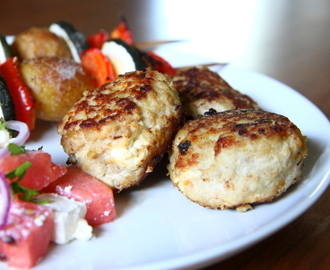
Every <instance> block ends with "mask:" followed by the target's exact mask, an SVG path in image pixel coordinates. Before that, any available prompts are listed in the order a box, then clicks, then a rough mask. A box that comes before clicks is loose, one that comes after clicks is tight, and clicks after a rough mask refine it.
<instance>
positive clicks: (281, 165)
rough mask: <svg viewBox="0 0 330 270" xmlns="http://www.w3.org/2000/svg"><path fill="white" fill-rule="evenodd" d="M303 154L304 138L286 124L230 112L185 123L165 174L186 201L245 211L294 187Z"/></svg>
mask: <svg viewBox="0 0 330 270" xmlns="http://www.w3.org/2000/svg"><path fill="white" fill-rule="evenodd" d="M306 154H307V147H306V138H305V137H304V136H302V134H301V131H300V130H299V128H298V127H297V126H296V125H294V124H293V123H292V122H291V121H290V120H289V119H288V118H286V117H284V116H282V115H278V114H275V113H269V112H264V111H256V110H232V111H224V112H220V113H217V114H214V115H210V116H204V117H200V118H197V119H195V120H191V121H187V122H186V123H185V124H184V126H183V127H182V128H181V129H180V130H179V131H178V133H177V135H176V137H175V139H174V142H173V146H172V151H171V154H170V157H169V159H170V162H169V164H168V170H169V175H170V178H171V180H172V181H173V183H174V185H175V186H176V187H177V188H178V189H179V190H180V191H181V192H182V193H183V194H184V195H185V196H186V197H187V198H189V199H190V200H192V201H194V202H196V203H198V204H200V205H202V206H204V207H206V208H213V209H228V208H236V209H238V210H242V209H243V211H244V210H246V209H248V208H249V207H250V204H255V203H261V202H265V201H271V200H273V199H274V198H276V197H278V196H279V195H281V194H282V193H283V192H285V191H286V190H287V188H288V187H289V186H291V185H292V184H293V183H295V182H297V181H298V179H299V178H300V175H301V166H302V164H303V160H304V158H305V156H306Z"/></svg>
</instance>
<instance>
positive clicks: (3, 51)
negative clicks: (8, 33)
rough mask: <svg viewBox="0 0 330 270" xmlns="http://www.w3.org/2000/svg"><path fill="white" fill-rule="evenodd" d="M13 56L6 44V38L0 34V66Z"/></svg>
mask: <svg viewBox="0 0 330 270" xmlns="http://www.w3.org/2000/svg"><path fill="white" fill-rule="evenodd" d="M11 56H13V53H12V50H11V46H10V45H9V44H8V42H7V40H6V37H5V36H3V35H1V34H0V65H1V64H3V63H4V62H6V60H7V59H8V58H9V57H11Z"/></svg>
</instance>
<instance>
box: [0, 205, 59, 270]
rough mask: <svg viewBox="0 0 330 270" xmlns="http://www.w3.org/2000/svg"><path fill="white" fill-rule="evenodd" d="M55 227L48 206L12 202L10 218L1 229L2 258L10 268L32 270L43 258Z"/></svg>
mask: <svg viewBox="0 0 330 270" xmlns="http://www.w3.org/2000/svg"><path fill="white" fill-rule="evenodd" d="M53 229H54V220H53V212H52V210H51V209H49V208H48V207H46V206H43V205H39V204H36V203H31V202H22V201H12V205H11V208H10V213H9V219H8V222H7V224H6V226H5V228H4V229H3V230H1V231H0V257H1V259H2V260H5V261H6V262H7V264H8V266H10V267H14V268H19V269H29V268H31V267H33V266H35V265H36V264H37V263H38V262H39V261H40V260H41V258H43V257H44V256H45V255H46V253H47V251H48V247H49V243H50V240H51V237H52V233H53Z"/></svg>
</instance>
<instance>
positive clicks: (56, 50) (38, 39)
mask: <svg viewBox="0 0 330 270" xmlns="http://www.w3.org/2000/svg"><path fill="white" fill-rule="evenodd" d="M12 48H13V51H14V53H15V55H17V56H18V57H19V58H20V59H21V60H24V59H25V60H27V59H33V58H37V57H45V56H57V57H64V58H72V55H71V51H70V49H69V46H68V45H67V43H66V42H65V40H64V39H63V38H61V37H59V36H57V35H55V34H53V33H52V32H50V31H49V30H48V28H42V27H31V28H29V29H28V30H26V31H24V32H21V33H19V34H18V35H16V37H15V39H14V42H13V44H12Z"/></svg>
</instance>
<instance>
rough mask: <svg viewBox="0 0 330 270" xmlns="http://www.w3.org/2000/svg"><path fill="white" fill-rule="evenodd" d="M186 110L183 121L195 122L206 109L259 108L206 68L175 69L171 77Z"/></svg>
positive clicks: (218, 110)
mask: <svg viewBox="0 0 330 270" xmlns="http://www.w3.org/2000/svg"><path fill="white" fill-rule="evenodd" d="M172 79H173V82H174V85H175V87H176V89H177V91H178V92H179V95H180V99H181V102H182V105H183V108H184V109H185V113H186V118H187V119H194V118H196V117H197V116H198V115H203V114H204V113H205V112H206V111H208V110H209V109H213V110H215V111H217V112H221V111H225V110H236V109H259V107H258V104H257V103H256V102H255V101H253V100H252V99H251V98H250V97H249V96H247V95H244V94H242V93H240V92H239V91H237V90H235V89H233V88H232V87H231V86H230V85H229V84H228V83H227V82H226V81H225V80H223V79H222V78H221V77H220V76H219V75H218V74H217V73H215V72H213V71H211V70H209V69H208V68H207V67H203V66H196V67H188V68H178V69H176V72H175V74H174V75H173V77H172Z"/></svg>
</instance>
